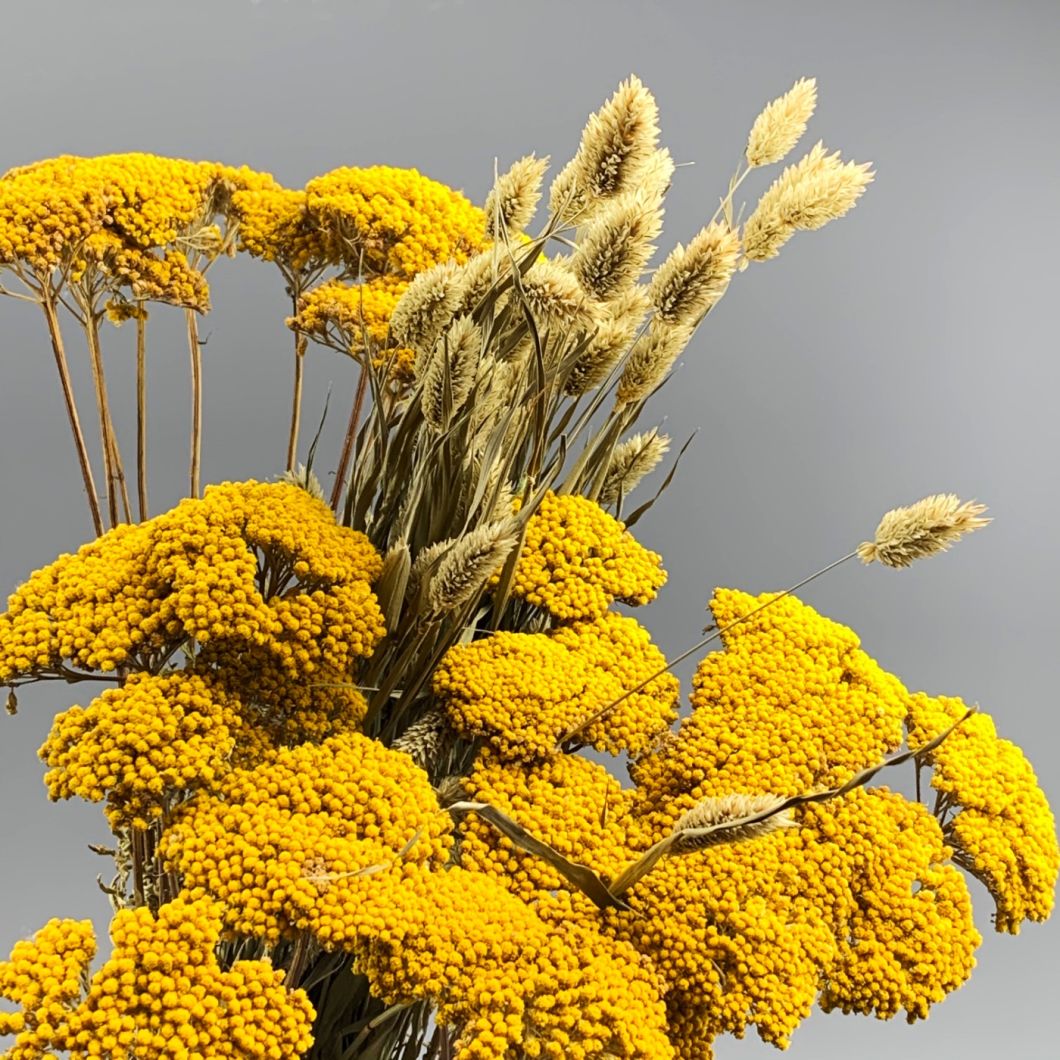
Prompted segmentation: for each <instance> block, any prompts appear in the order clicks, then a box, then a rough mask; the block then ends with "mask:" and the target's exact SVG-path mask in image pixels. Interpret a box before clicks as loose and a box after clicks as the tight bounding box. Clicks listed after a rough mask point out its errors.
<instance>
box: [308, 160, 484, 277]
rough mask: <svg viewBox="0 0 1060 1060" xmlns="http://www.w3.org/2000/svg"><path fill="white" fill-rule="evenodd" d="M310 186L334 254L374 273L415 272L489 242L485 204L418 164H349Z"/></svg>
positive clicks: (313, 209) (462, 259)
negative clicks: (427, 173)
mask: <svg viewBox="0 0 1060 1060" xmlns="http://www.w3.org/2000/svg"><path fill="white" fill-rule="evenodd" d="M305 190H306V195H307V204H308V209H309V211H310V213H311V214H312V215H313V217H314V219H315V220H316V223H317V224H318V226H319V227H320V229H321V230H322V231H324V232H326V233H327V239H328V246H329V250H330V255H331V260H335V261H344V262H347V263H348V264H350V265H351V266H352V265H356V266H358V267H359V270H360V271H363V272H364V273H366V274H368V275H386V274H389V275H395V276H401V277H403V278H404V279H406V280H411V279H412V278H413V277H414V276H416V275H417V274H418V273H420V272H423V271H424V270H425V269H428V268H430V266H432V265H435V264H437V263H438V262H441V261H447V260H449V259H450V258H453V259H455V260H456V261H458V262H460V263H463V262H465V261H467V259H468V257H469V256H470V255H471V254H472V253H474V252H475V251H477V250H480V249H481V248H482V246H483V244H484V242H485V215H484V214H483V212H482V210H480V209H479V208H478V207H477V206H474V205H472V204H471V202H470V201H468V199H466V198H465V197H464V196H463V195H461V194H460V193H459V192H458V191H454V190H453V189H452V188H449V187H447V186H446V185H444V184H440V183H438V182H437V181H434V180H430V179H429V178H428V177H425V176H423V175H422V174H420V173H419V172H417V171H416V170H415V169H398V168H395V167H393V166H369V167H367V168H363V169H362V168H355V167H343V168H340V169H333V170H331V171H330V172H328V173H324V174H322V175H321V176H319V177H314V178H313V179H312V180H311V181H309V183H308V184H306V188H305Z"/></svg>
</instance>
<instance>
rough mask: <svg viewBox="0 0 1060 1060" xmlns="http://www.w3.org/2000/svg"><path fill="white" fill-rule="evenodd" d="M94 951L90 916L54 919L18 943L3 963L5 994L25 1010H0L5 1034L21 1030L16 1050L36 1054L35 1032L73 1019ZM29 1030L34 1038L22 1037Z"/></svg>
mask: <svg viewBox="0 0 1060 1060" xmlns="http://www.w3.org/2000/svg"><path fill="white" fill-rule="evenodd" d="M95 955H96V936H95V934H94V932H93V930H92V921H91V920H60V919H58V918H55V919H52V920H49V921H48V923H47V924H45V925H44V927H42V928H41V929H40V931H38V932H37V933H36V935H34V936H33V938H32V939H23V940H21V941H20V942H16V943H15V946H14V949H12V951H11V956H10V957H9V958H8V959H7V960H6V961H0V997H2V998H4V999H5V1000H7V1001H11V1002H14V1004H16V1005H17V1006H18V1007H19V1009H20V1010H21V1011H17V1012H0V1035H9V1034H19V1035H20V1038H19V1041H18V1042H17V1043H16V1045H15V1048H16V1049H22V1050H23V1053H22V1055H25V1056H32V1055H34V1054H33V1052H32V1048H33V1046H35V1045H36V1044H37V1042H36V1040H35V1032H36V1031H37V1030H38V1029H39V1028H42V1027H43V1028H51V1027H56V1026H58V1025H60V1024H62V1023H63V1022H65V1020H66V1019H67V1018H68V1017H69V1015H70V1006H71V1005H73V1004H76V1003H77V1001H78V999H79V998H80V996H81V994H82V992H83V990H84V986H83V981H82V974H83V971H84V969H85V968H87V967H88V965H89V964H90V963H91V961H92V958H93V957H95ZM26 1031H28V1034H29V1035H30V1036H32V1037H33V1039H34V1040H31V1038H30V1037H25V1036H23V1035H22V1032H26ZM7 1055H10V1054H7ZM16 1055H18V1054H16Z"/></svg>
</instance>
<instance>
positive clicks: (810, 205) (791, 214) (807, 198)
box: [743, 142, 874, 261]
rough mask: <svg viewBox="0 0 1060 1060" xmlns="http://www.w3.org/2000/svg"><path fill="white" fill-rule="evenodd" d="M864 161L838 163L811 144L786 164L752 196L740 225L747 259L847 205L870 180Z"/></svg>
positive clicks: (769, 251) (771, 253)
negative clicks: (759, 195)
mask: <svg viewBox="0 0 1060 1060" xmlns="http://www.w3.org/2000/svg"><path fill="white" fill-rule="evenodd" d="M870 165H871V163H868V162H862V163H858V162H843V161H841V160H840V157H839V152H838V151H836V152H834V153H833V154H828V153H827V152H826V151H825V148H824V145H823V144H822V143H820V142H818V143H817V144H815V145H814V146H813V147H812V148H811V149H810V151H809V152H808V153H807V154H806V155H805V156H804V157H803V158H802V159H800V160H799V161H798V162H796V163H795V164H794V165H792V166H788V168H787V169H785V170H784V172H783V173H781V175H780V176H779V177H777V179H776V180H775V181H774V182H773V183H772V185H770V187H769V188H768V190H767V191H766V193H765V194H764V195H763V196H762V198H761V199H759V200H758V205H757V206H756V207H755V210H754V213H752V214H751V216H750V217H749V218H748V219H747V224H746V225H744V231H743V244H744V254H745V255H746V257H747V259H748V260H749V261H766V260H768V259H769V258H775V257H776V256H777V254H778V253H779V251H780V248H781V247H782V246H783V245H784V244H785V243H786V242H787V241H788V240H789V239H790V238H791V237H792V235H794V233H795V232H796V231H798V230H799V229H813V228H820V227H821V226H822V225H825V224H827V223H828V222H829V221H833V220H835V219H836V218H837V217H842V216H843V215H844V214H845V213H847V212H848V211H849V210H851V209H852V208H853V207H854V205H855V203H856V202H857V201H858V199H859V198H860V197H861V195H862V193H863V192H864V191H865V188H866V187H868V185H869V184H870V183H871V182H872V179H873V176H874V174H873V172H872V170H871V168H870Z"/></svg>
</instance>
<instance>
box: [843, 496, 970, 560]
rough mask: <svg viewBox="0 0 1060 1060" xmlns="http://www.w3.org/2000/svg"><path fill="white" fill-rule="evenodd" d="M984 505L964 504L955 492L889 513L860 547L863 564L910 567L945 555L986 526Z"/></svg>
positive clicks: (925, 499)
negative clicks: (934, 556) (939, 555)
mask: <svg viewBox="0 0 1060 1060" xmlns="http://www.w3.org/2000/svg"><path fill="white" fill-rule="evenodd" d="M985 511H986V505H985V504H977V503H976V502H975V501H965V502H964V503H962V502H961V499H960V498H959V497H958V496H957V495H956V494H953V493H936V494H934V495H933V496H931V497H925V498H924V499H923V500H921V501H917V502H916V504H911V505H909V506H908V507H906V508H894V509H892V510H891V511H889V512H888V513H887V514H886V515H885V516H884V517H883V518H882V519H881V520H880V525H879V526H878V527H876V536H875V538H874V539H873V540H872V541H864V542H862V543H861V544H860V545H858V549H857V553H858V556H859V557H860V558H861V561H862V562H863V563H872V562H873V560H876V561H878V562H880V563H884V564H886V565H887V566H888V567H908V566H909V565H910V564H911V563H912V562H913V561H914V560H918V559H922V558H923V557H925V556H932V555H934V554H935V553H936V552H944V551H946V549H948V548H949V547H950V546H951V545H952V544H954V542H956V541H957V540H959V539H960V538H961V537H963V536H964V535H965V534H968V533H971V532H972V531H973V530H978V529H979V528H980V527H981V526H986V524H987V523H989V522H990V519H986V518H983V517H982V515H983V512H985Z"/></svg>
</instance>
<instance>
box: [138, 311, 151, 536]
mask: <svg viewBox="0 0 1060 1060" xmlns="http://www.w3.org/2000/svg"><path fill="white" fill-rule="evenodd" d="M139 308H140V311H139V313H137V315H136V497H137V504H138V507H139V513H140V522H143V521H144V520H145V519H146V518H147V512H148V509H147V313H146V311H145V309H144V304H143V302H140V304H139Z"/></svg>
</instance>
